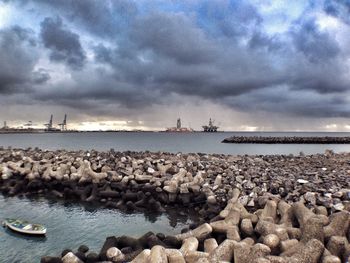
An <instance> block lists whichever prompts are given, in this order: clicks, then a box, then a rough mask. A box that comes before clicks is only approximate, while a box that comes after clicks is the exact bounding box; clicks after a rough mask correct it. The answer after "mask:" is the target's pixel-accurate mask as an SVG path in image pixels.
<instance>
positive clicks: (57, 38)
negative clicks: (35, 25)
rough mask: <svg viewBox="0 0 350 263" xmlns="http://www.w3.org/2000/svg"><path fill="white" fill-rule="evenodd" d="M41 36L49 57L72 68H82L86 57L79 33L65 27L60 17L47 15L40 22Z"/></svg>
mask: <svg viewBox="0 0 350 263" xmlns="http://www.w3.org/2000/svg"><path fill="white" fill-rule="evenodd" d="M40 35H41V38H42V40H43V43H44V45H45V47H46V48H49V49H50V51H51V53H50V59H51V60H53V61H64V62H65V63H67V64H68V65H69V66H70V67H71V68H73V69H80V68H82V66H83V64H84V61H85V59H86V56H85V52H84V50H83V48H82V46H81V44H80V39H79V35H78V34H76V33H73V32H72V31H70V30H69V29H67V28H65V27H64V25H63V22H62V19H61V18H60V17H56V18H50V17H47V18H45V19H44V21H42V22H41V31H40Z"/></svg>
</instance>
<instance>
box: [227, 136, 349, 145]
mask: <svg viewBox="0 0 350 263" xmlns="http://www.w3.org/2000/svg"><path fill="white" fill-rule="evenodd" d="M222 142H223V143H260V144H350V136H349V137H336V136H333V137H330V136H322V137H321V136H320V137H316V136H314V137H302V136H300V137H299V136H291V137H289V136H288V137H287V136H285V137H274V136H271V137H270V136H233V137H230V138H226V139H224V140H223V141H222Z"/></svg>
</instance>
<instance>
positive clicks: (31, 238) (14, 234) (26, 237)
mask: <svg viewBox="0 0 350 263" xmlns="http://www.w3.org/2000/svg"><path fill="white" fill-rule="evenodd" d="M4 232H5V234H7V235H10V236H12V237H14V238H20V239H24V240H28V241H30V242H34V243H36V242H45V241H46V240H47V237H46V236H44V235H42V236H34V235H26V234H21V233H18V232H15V231H13V230H11V229H9V228H7V227H6V228H5V231H4Z"/></svg>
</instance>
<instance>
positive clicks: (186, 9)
mask: <svg viewBox="0 0 350 263" xmlns="http://www.w3.org/2000/svg"><path fill="white" fill-rule="evenodd" d="M349 66H350V1H349V0H343V1H341V0H293V1H290V0H285V1H284V0H275V1H269V0H245V1H234V0H231V1H229V0H187V1H177V0H137V1H136V0H135V1H132V0H50V1H47V0H35V1H34V0H0V121H1V120H4V121H5V120H6V121H7V124H8V125H10V126H20V125H23V124H24V123H26V122H28V121H29V120H31V121H32V122H33V123H34V125H35V126H38V127H39V126H41V125H43V124H44V123H46V122H47V121H48V119H49V117H50V114H53V115H54V123H56V124H57V123H60V122H62V120H63V116H64V114H65V113H67V114H68V124H69V128H75V129H83V130H106V129H130V130H132V129H145V130H163V129H165V128H166V127H171V126H175V125H176V119H177V118H178V117H180V118H181V120H182V124H183V126H187V127H191V128H193V129H195V130H199V129H201V126H202V125H204V124H206V123H207V122H208V120H209V118H213V119H214V120H215V123H216V124H217V125H219V126H220V130H223V131H232V130H237V131H350V119H349V117H350V71H349Z"/></svg>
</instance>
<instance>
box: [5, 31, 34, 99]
mask: <svg viewBox="0 0 350 263" xmlns="http://www.w3.org/2000/svg"><path fill="white" fill-rule="evenodd" d="M37 60H38V54H37V50H36V41H35V38H34V37H33V32H32V31H30V30H28V29H24V28H22V27H19V26H14V27H11V28H7V29H2V30H0V61H1V63H0V93H2V94H4V93H5V94H12V93H16V92H23V91H24V90H27V91H28V90H29V89H31V84H33V83H31V82H32V80H31V78H32V71H33V69H34V66H35V63H36V62H37Z"/></svg>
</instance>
